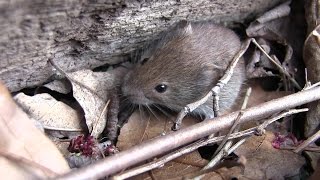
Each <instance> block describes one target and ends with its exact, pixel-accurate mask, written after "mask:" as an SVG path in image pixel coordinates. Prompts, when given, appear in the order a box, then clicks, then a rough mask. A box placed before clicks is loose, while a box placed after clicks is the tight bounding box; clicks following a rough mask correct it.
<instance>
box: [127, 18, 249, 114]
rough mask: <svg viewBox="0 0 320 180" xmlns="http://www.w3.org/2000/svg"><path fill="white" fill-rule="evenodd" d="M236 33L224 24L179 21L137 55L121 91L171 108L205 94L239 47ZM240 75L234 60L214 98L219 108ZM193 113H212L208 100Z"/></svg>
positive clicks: (232, 96)
mask: <svg viewBox="0 0 320 180" xmlns="http://www.w3.org/2000/svg"><path fill="white" fill-rule="evenodd" d="M240 45H241V42H240V40H239V37H238V36H237V35H236V34H235V33H234V32H233V31H232V30H230V29H227V28H225V27H222V26H219V25H215V24H211V23H189V22H185V21H184V22H180V23H178V25H177V26H176V27H175V28H174V29H173V30H171V31H169V32H168V33H167V34H166V35H164V36H163V37H162V38H161V39H160V40H159V41H158V42H157V43H156V44H155V45H153V46H151V48H149V50H146V51H145V52H144V53H143V54H142V55H141V60H140V61H138V62H139V63H137V64H136V65H135V67H134V68H133V69H132V70H131V71H129V72H128V74H126V76H125V77H124V80H123V84H122V87H121V91H122V95H124V96H126V98H127V99H128V100H129V101H130V102H131V103H133V104H136V105H146V106H152V105H161V106H165V107H167V108H169V109H171V110H173V111H177V112H178V111H180V110H182V109H183V108H184V107H185V106H186V105H187V104H189V103H192V102H194V101H196V100H198V99H200V98H201V97H203V96H205V95H206V94H207V93H208V92H209V91H210V90H211V88H212V87H213V86H214V85H215V84H216V83H217V81H218V80H219V79H220V78H221V77H222V76H223V75H224V72H225V70H226V68H227V67H228V65H229V64H230V62H231V61H232V59H233V57H234V56H235V54H236V53H237V52H238V51H239V49H240ZM244 80H245V66H244V62H243V60H240V61H239V62H238V64H237V66H236V68H235V71H234V74H233V75H232V78H231V79H230V81H229V83H228V84H227V85H225V86H224V88H223V89H222V91H221V93H220V95H219V97H220V101H219V105H220V110H221V111H222V112H223V111H226V110H228V109H229V108H230V107H231V106H232V105H233V104H234V103H235V100H236V99H237V97H238V95H239V92H240V89H241V85H242V84H243V82H244ZM193 113H195V114H198V115H200V116H204V117H205V118H212V116H213V111H212V99H211V100H209V101H208V102H207V103H205V104H204V105H202V106H200V107H199V108H197V109H196V110H195V111H193Z"/></svg>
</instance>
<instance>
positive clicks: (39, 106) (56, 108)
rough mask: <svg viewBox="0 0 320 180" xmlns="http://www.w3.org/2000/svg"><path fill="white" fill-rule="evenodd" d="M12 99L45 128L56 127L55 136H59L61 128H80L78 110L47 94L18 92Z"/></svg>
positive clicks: (64, 134) (65, 133)
mask: <svg viewBox="0 0 320 180" xmlns="http://www.w3.org/2000/svg"><path fill="white" fill-rule="evenodd" d="M14 99H15V100H16V102H17V103H18V104H19V105H20V107H21V108H22V109H23V110H24V111H25V112H26V113H28V114H29V115H30V116H31V117H32V118H34V119H36V120H38V121H39V122H40V123H41V124H42V125H43V126H44V127H45V128H46V127H48V128H50V129H51V130H54V129H56V133H55V135H56V136H59V130H61V129H66V130H67V129H73V130H78V131H79V130H81V125H80V120H81V118H80V116H79V114H78V112H77V111H76V110H74V109H72V108H71V107H69V106H68V105H66V104H64V103H63V102H61V101H57V100H56V99H54V98H53V97H52V96H50V95H49V94H46V93H44V94H37V95H34V96H28V95H25V94H23V93H19V94H17V95H16V96H15V97H14ZM61 133H62V132H61ZM67 133H68V132H67V131H66V132H63V136H67Z"/></svg>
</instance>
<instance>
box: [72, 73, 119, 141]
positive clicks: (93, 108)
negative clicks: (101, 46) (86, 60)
mask: <svg viewBox="0 0 320 180" xmlns="http://www.w3.org/2000/svg"><path fill="white" fill-rule="evenodd" d="M124 72H125V69H124V68H121V67H119V68H117V69H114V70H112V71H108V72H93V71H91V70H81V71H77V72H73V73H70V74H69V76H70V77H72V80H71V83H72V87H73V96H74V97H75V98H76V100H77V101H78V102H79V104H80V105H81V107H82V108H83V110H84V112H85V119H86V124H87V126H88V129H89V131H90V132H91V135H92V136H94V137H98V136H99V135H100V134H101V132H102V131H103V129H104V127H105V125H106V118H107V117H106V112H103V110H104V108H105V106H106V103H107V100H108V98H109V97H108V90H111V89H112V88H114V87H115V86H117V84H118V83H119V82H120V79H121V77H122V75H123V74H124ZM74 80H75V81H77V82H75V81H74Z"/></svg>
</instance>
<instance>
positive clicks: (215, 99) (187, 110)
mask: <svg viewBox="0 0 320 180" xmlns="http://www.w3.org/2000/svg"><path fill="white" fill-rule="evenodd" d="M251 42H252V43H254V44H255V45H256V46H257V47H258V48H259V49H260V50H261V51H262V52H263V53H264V54H265V55H266V56H267V58H268V59H269V60H270V61H271V62H272V63H273V64H274V65H275V66H276V67H277V68H278V69H279V71H280V72H281V73H282V74H284V75H285V76H286V77H288V79H289V80H290V81H291V82H292V83H293V85H294V86H295V87H296V88H297V89H299V90H301V89H302V88H301V86H300V85H299V84H298V83H297V81H296V80H295V79H294V78H292V77H291V75H290V74H289V73H288V72H287V71H286V70H285V69H284V68H283V67H282V66H281V65H280V64H278V63H277V61H276V60H274V59H273V58H272V57H271V56H270V55H269V54H268V53H267V52H266V51H265V50H264V49H263V47H261V46H260V44H259V43H258V42H257V41H256V40H255V39H254V38H250V39H247V40H246V41H245V42H243V44H242V45H241V48H240V50H239V52H238V53H237V54H236V55H235V56H234V58H233V60H232V61H231V63H230V65H229V66H228V68H227V70H226V71H225V73H224V75H223V77H222V78H221V79H220V80H219V81H218V83H217V84H216V85H215V86H214V87H213V88H212V89H211V91H210V92H209V93H208V94H207V95H206V96H204V97H203V98H202V99H200V100H198V101H196V102H194V103H190V104H188V105H186V107H184V108H183V109H182V110H181V111H180V112H179V114H178V117H177V119H176V122H175V123H174V125H173V127H172V129H173V130H178V129H180V126H181V123H182V119H183V118H184V117H185V116H186V115H187V114H188V113H190V112H192V111H193V110H195V109H196V108H198V107H199V106H200V105H202V104H204V103H205V102H207V101H208V99H209V98H210V97H211V96H213V111H214V115H215V117H216V116H217V114H218V112H219V96H218V95H219V93H220V91H221V89H222V88H223V86H224V85H225V84H227V83H228V82H229V80H230V78H231V76H232V75H233V70H234V68H235V66H236V65H237V63H238V61H239V59H240V58H241V57H242V56H243V54H244V53H245V52H246V50H247V49H248V47H249V45H250V43H251Z"/></svg>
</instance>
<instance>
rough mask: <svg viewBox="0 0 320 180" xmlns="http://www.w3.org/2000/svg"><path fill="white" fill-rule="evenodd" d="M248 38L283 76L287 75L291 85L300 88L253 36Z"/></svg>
mask: <svg viewBox="0 0 320 180" xmlns="http://www.w3.org/2000/svg"><path fill="white" fill-rule="evenodd" d="M250 40H251V41H252V42H253V43H254V44H255V45H256V46H257V47H258V48H259V49H260V51H262V52H263V53H264V54H265V55H266V56H267V58H268V59H269V60H270V61H271V62H272V63H273V64H274V65H275V66H277V68H278V69H279V71H280V72H281V73H282V74H284V75H285V76H287V77H288V78H289V80H290V81H291V82H292V83H293V85H294V86H295V87H296V88H297V89H299V90H301V89H302V88H301V86H300V85H299V84H298V83H297V81H296V80H295V79H294V78H293V77H291V75H290V74H289V73H288V72H287V71H286V70H285V69H283V67H282V66H281V65H280V64H278V63H277V61H276V60H274V59H273V58H272V57H271V56H269V54H268V53H267V52H266V51H265V50H264V49H263V47H261V46H260V44H259V43H258V42H257V41H256V40H255V39H254V38H251V39H250Z"/></svg>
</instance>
